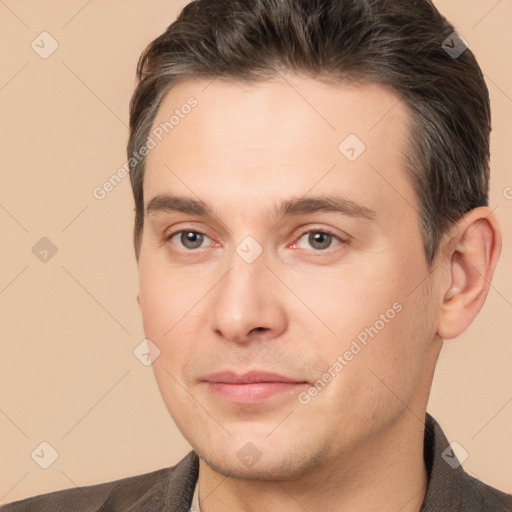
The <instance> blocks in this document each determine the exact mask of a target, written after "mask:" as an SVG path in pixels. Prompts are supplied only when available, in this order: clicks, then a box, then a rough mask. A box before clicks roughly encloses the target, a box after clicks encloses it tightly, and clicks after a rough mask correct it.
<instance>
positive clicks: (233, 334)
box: [210, 253, 287, 343]
mask: <svg viewBox="0 0 512 512" xmlns="http://www.w3.org/2000/svg"><path fill="white" fill-rule="evenodd" d="M214 290H215V293H214V295H213V300H212V308H211V310H210V326H211V328H212V330H213V331H214V332H215V333H216V335H217V336H221V337H222V338H224V339H226V340H228V341H231V342H235V343H248V342H249V341H250V340H252V339H255V338H258V339H262V338H265V339H267V338H274V337H277V336H279V335H280V334H282V332H283V331H284V330H285V329H286V328H287V317H286V310H285V304H284V303H283V300H282V296H280V295H279V294H280V293H282V290H281V289H280V287H279V281H278V279H277V278H276V277H275V275H274V274H273V273H272V272H271V271H270V270H269V268H268V267H267V261H266V258H265V254H264V253H263V254H262V255H260V257H259V258H258V259H256V261H253V262H252V263H247V262H246V261H244V260H243V259H242V258H241V257H240V256H239V255H238V254H237V253H234V255H233V257H232V259H231V265H230V267H229V271H228V272H227V273H226V274H225V275H224V277H223V278H222V279H221V280H220V282H219V283H218V285H217V286H216V287H215V289H214Z"/></svg>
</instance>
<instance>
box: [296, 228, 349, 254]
mask: <svg viewBox="0 0 512 512" xmlns="http://www.w3.org/2000/svg"><path fill="white" fill-rule="evenodd" d="M304 237H307V243H308V244H310V246H311V247H313V249H314V250H316V251H323V250H325V249H329V248H330V247H331V244H332V242H333V241H334V240H337V241H339V242H340V243H341V242H342V240H341V238H339V237H338V236H336V235H333V234H332V233H327V232H325V231H307V232H306V233H304V234H303V235H302V236H301V237H300V238H299V241H298V242H297V244H296V245H298V246H299V247H300V241H301V240H302V239H303V238H304ZM304 248H306V249H307V247H301V249H304Z"/></svg>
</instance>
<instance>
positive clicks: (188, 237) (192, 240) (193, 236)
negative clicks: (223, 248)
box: [181, 231, 203, 249]
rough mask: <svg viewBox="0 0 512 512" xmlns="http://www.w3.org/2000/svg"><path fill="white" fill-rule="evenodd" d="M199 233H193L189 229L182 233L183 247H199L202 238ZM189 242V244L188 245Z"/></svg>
mask: <svg viewBox="0 0 512 512" xmlns="http://www.w3.org/2000/svg"><path fill="white" fill-rule="evenodd" d="M202 236H203V235H201V234H200V233H194V232H193V231H189V232H187V233H183V234H182V240H181V241H182V243H183V245H184V246H185V247H188V248H189V249H195V248H197V247H200V245H201V243H202V241H203V239H202ZM189 244H191V245H189Z"/></svg>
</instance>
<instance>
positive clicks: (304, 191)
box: [138, 74, 501, 512]
mask: <svg viewBox="0 0 512 512" xmlns="http://www.w3.org/2000/svg"><path fill="white" fill-rule="evenodd" d="M190 96H194V97H195V98H196V99H197V101H198V105H197V107H196V108H195V109H194V110H193V111H192V112H191V113H190V114H189V115H188V116H186V117H185V118H184V119H182V120H180V123H179V124H178V125H177V126H175V127H174V129H173V130H172V131H171V132H169V134H168V135H167V136H166V137H164V138H163V140H162V141H161V142H159V143H158V144H157V145H156V147H154V148H153V149H152V150H151V151H150V153H149V154H148V157H147V163H146V175H145V178H144V201H145V205H148V204H149V202H150V201H151V199H152V198H154V197H155V196H157V195H160V194H173V195H178V196H183V197H186V198H190V199H195V200H198V199H200V200H201V201H203V202H204V203H206V204H207V205H208V206H209V207H210V208H211V209H212V211H213V215H211V216H201V215H197V214H193V213H183V212H179V211H172V210H168V211H167V210H163V211H155V212H152V213H150V214H148V215H147V216H146V218H145V220H144V231H143V236H142V242H141V251H140V256H139V260H138V265H139V276H140V287H139V296H138V300H139V305H140V308H141V312H142V317H143V324H144V331H145V334H146V336H147V337H148V338H149V339H150V340H152V342H153V343H154V345H155V346H156V347H158V349H159V351H160V354H159V356H158V357H157V358H156V359H155V360H154V361H153V370H154V374H155V377H156V380H157V383H158V386H159V388H160V391H161V393H162V397H163V399H164V401H165V404H166V406H167V408H168V410H169V412H170V414H171V416H172V418H173V419H174V421H175V422H176V424H177V426H178V428H179V429H180V430H181V432H182V433H183V435H184V437H185V438H186V439H187V441H188V442H189V443H190V445H191V446H192V447H193V448H194V450H195V451H196V452H197V453H198V454H199V456H200V470H199V489H200V505H201V510H202V511H205V512H214V511H221V510H222V511H253V510H254V511H256V510H257V511H260V512H261V511H263V512H264V511H267V510H268V511H271V510H272V511H273V510H281V511H299V510H300V511H303V510H308V511H312V510H325V511H334V510H336V511H343V512H348V511H350V512H352V511H354V512H355V511H360V510H365V511H369V512H372V511H383V510H385V511H388V510H389V511H399V510H400V511H401V512H412V511H419V510H420V508H421V504H422V502H423V499H424V496H425V491H426V486H427V475H426V469H425V465H424V461H423V430H424V418H425V411H426V407H427V402H428V396H429V392H430V387H431V383H432V378H433V372H434V368H435V364H436V361H437V357H438V355H439V351H440V349H441V346H442V339H448V338H453V337H456V336H458V335H459V334H460V333H461V332H463V331H464V330H465V328H466V327H467V326H468V325H469V324H470V323H471V321H472V320H473V318H474V317H475V316H476V314H477V313H478V311H479V310H480V308H481V306H482V304H483V302H484V300H485V297H486V295H487V291H488V286H489V284H488V283H489V282H490V280H491V278H492V273H493V270H494V267H495V265H496V262H497V259H498V255H499V250H500V244H501V240H500V235H499V230H498V227H497V224H496V220H495V218H494V216H493V215H492V213H491V212H490V211H489V210H488V209H487V208H478V209H476V210H473V211H471V212H470V213H468V215H466V216H465V217H464V218H463V219H461V220H460V221H459V222H458V223H457V224H456V225H454V227H453V229H452V230H451V231H450V233H447V235H446V237H445V238H444V239H443V241H442V245H441V248H440V251H439V255H438V257H437V259H436V261H435V265H434V267H433V271H431V272H429V269H428V267H427V262H426V260H425V254H424V252H423V246H422V238H421V233H420V230H419V224H418V208H419V206H418V202H417V199H416V196H415V194H414V190H413V188H412V185H411V183H410V181H409V179H408V176H407V174H406V171H405V168H404V165H403V151H404V149H405V148H406V147H407V136H408V119H409V118H408V111H407V108H406V106H405V105H404V104H403V103H402V102H399V101H398V98H397V96H395V94H394V93H392V92H391V91H389V90H386V89H384V88H383V87H381V86H379V85H364V86H363V85H357V86H354V85H347V84H344V85H336V86H334V85H328V84H326V83H323V82H320V81H318V80H315V79H311V78H307V77H299V76H296V75H291V74H289V75H286V76H282V77H280V78H276V79H275V80H272V81H267V82H260V83H258V84H250V85H247V84H245V85H243V84H240V83H232V82H227V81H224V80H221V79H216V80H214V81H213V82H212V81H203V80H199V79H197V80H188V81H184V82H181V83H180V84H178V85H176V86H175V87H174V88H172V89H171V90H170V92H169V93H168V94H167V96H166V97H165V99H164V101H163V103H162V105H161V107H160V109H159V111H158V114H157V116H156V119H155V121H154V125H153V126H154V127H156V126H157V125H158V124H159V123H161V122H165V121H166V120H168V119H169V116H170V115H171V114H172V113H173V112H174V110H175V109H176V108H180V106H181V105H183V104H184V103H186V101H187V98H189V97H190ZM349 134H356V135H357V136H358V137H359V139H361V140H362V141H363V142H364V144H365V145H366V150H365V151H364V152H363V153H362V154H361V155H360V156H359V158H357V160H355V161H354V162H351V161H349V160H348V159H347V158H345V156H344V155H343V154H341V152H340V151H339V150H338V146H339V144H340V143H341V142H342V141H343V140H344V139H345V138H346V137H347V135H349ZM333 192H337V193H339V194H343V196H344V197H345V198H347V199H350V200H351V201H354V202H355V203H357V204H358V205H361V206H363V207H365V208H367V209H372V210H373V211H374V217H373V218H372V219H366V218H363V217H358V216H354V215H350V214H347V213H339V212H312V213H305V214H301V215H298V216H283V215H281V216H275V215H274V214H273V212H272V208H273V206H274V204H278V203H279V202H281V201H284V200H287V199H290V198H294V197H295V198H297V197H299V198H300V197H303V196H306V197H310V196H318V195H322V194H332V193H333ZM180 230H186V232H188V231H194V232H196V233H197V232H198V233H203V234H204V235H205V237H204V238H203V239H201V238H200V237H199V244H201V243H202V245H201V247H200V248H189V247H192V244H191V243H190V242H189V245H187V246H186V245H183V244H184V241H183V238H180V233H178V235H175V236H173V237H171V238H168V239H166V237H168V236H169V235H171V234H173V233H177V232H179V231H180ZM311 232H312V233H311ZM317 232H320V233H325V232H327V233H332V234H334V235H335V236H334V237H332V238H329V237H327V241H326V243H325V245H324V246H321V243H318V241H315V240H318V239H315V238H312V237H313V235H314V234H315V233H317ZM309 235H311V237H310V236H309ZM196 236H197V235H196ZM248 236H251V237H253V238H254V239H255V240H256V241H257V243H258V244H259V245H260V246H261V249H262V251H263V252H262V253H261V255H260V256H259V257H258V258H257V259H256V260H255V261H254V262H252V263H248V262H247V261H245V260H244V259H243V258H242V257H240V256H239V254H237V252H236V249H237V247H238V246H239V244H240V243H241V242H242V241H243V240H244V239H245V238H246V237H248ZM317 236H318V235H317ZM337 237H339V239H338V238H337ZM201 240H202V242H201ZM322 240H324V241H325V239H322V238H321V235H320V241H322ZM186 243H187V239H185V244H186ZM325 247H326V248H325ZM393 304H395V305H396V304H399V305H400V306H401V310H400V312H397V313H396V314H395V315H394V318H393V319H391V320H389V321H388V322H386V323H385V325H384V327H383V328H382V329H379V332H378V334H377V335H375V337H374V338H369V341H368V343H367V345H365V346H363V348H362V350H361V351H360V352H358V353H357V355H355V356H354V357H353V358H352V359H351V360H350V361H348V362H347V364H346V366H344V367H343V369H342V371H339V372H338V373H336V375H335V377H334V378H332V379H331V380H330V382H328V384H327V385H326V386H325V387H324V388H323V389H322V390H321V391H320V392H318V393H317V395H316V396H314V397H312V398H311V400H310V401H309V402H308V403H307V404H303V403H301V402H300V401H299V399H298V398H299V393H300V392H304V391H307V390H308V389H309V388H311V386H312V385H313V384H314V383H315V381H317V380H318V379H319V378H321V377H322V375H324V374H325V372H326V371H327V370H328V369H329V368H331V369H332V367H333V363H335V362H336V361H337V357H338V356H339V355H343V354H344V353H345V352H346V351H347V350H349V349H350V347H351V343H352V341H353V340H354V339H356V337H357V335H358V334H360V333H361V332H362V331H363V330H364V329H365V328H367V327H369V326H374V325H375V324H376V321H377V320H379V319H380V318H381V315H382V314H386V311H388V310H389V309H390V308H392V307H393ZM379 325H380V324H379ZM155 353H156V352H155ZM221 370H232V371H234V372H236V373H239V374H241V373H245V372H247V371H250V370H265V371H272V372H276V373H280V374H282V375H285V376H288V377H291V378H295V379H297V380H299V381H305V382H307V383H309V384H303V385H302V386H299V387H298V389H293V390H291V391H289V392H286V393H283V394H280V395H276V396H273V397H271V398H269V399H267V400H266V401H264V402H262V403H257V404H235V403H232V402H229V401H227V400H225V399H224V398H221V397H218V396H217V395H214V394H212V393H211V391H209V389H208V386H207V385H205V383H204V382H201V379H202V378H204V377H205V376H206V375H208V374H211V373H213V372H217V371H221ZM302 396H304V395H302ZM247 443H252V444H251V445H249V446H250V448H247ZM244 446H245V447H246V448H245V449H246V450H249V451H250V452H251V454H253V455H255V454H259V455H260V459H259V460H258V461H257V462H256V463H254V464H252V465H248V464H247V463H244V462H243V460H241V458H240V457H239V456H238V454H239V451H240V450H241V449H242V448H243V447H244ZM242 453H245V452H242Z"/></svg>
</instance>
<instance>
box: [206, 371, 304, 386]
mask: <svg viewBox="0 0 512 512" xmlns="http://www.w3.org/2000/svg"><path fill="white" fill-rule="evenodd" d="M201 380H203V381H206V382H218V383H225V384H251V383H255V382H295V383H299V382H300V383H302V382H305V381H303V380H300V379H292V378H290V377H286V376H284V375H280V374H278V373H273V372H263V371H257V370H254V371H251V372H247V373H244V374H243V375H238V374H236V373H235V372H231V371H224V372H216V373H212V374H210V375H207V376H206V377H204V378H203V379H201Z"/></svg>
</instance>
